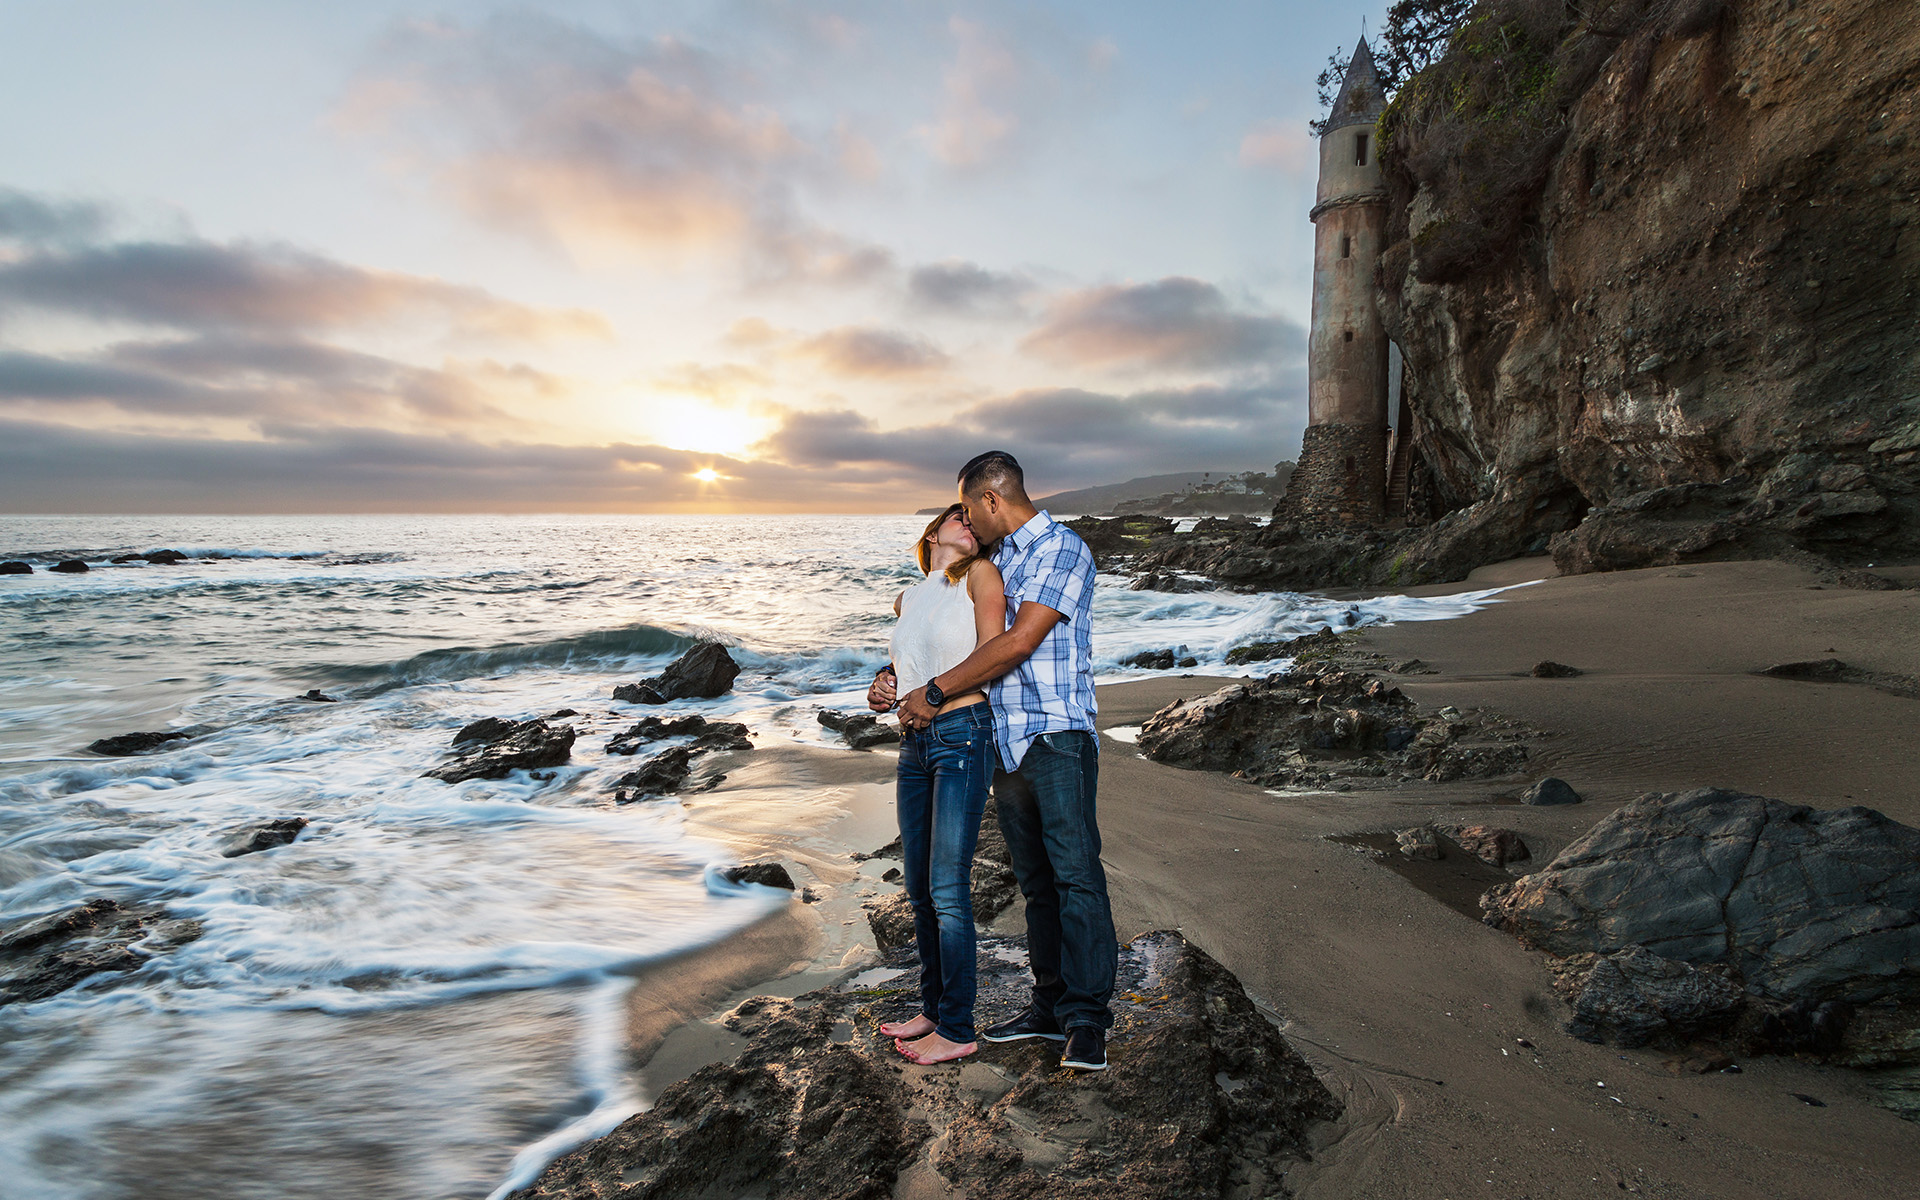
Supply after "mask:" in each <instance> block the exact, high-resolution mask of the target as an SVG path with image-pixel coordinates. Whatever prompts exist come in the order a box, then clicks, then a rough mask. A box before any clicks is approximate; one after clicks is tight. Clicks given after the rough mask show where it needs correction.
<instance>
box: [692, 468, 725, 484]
mask: <svg viewBox="0 0 1920 1200" xmlns="http://www.w3.org/2000/svg"><path fill="white" fill-rule="evenodd" d="M693 477H694V478H695V479H698V480H699V481H700V482H701V483H712V482H714V481H715V480H717V479H719V478H720V472H718V471H716V470H714V469H713V468H712V467H702V468H700V469H699V470H698V471H695V472H694V473H693Z"/></svg>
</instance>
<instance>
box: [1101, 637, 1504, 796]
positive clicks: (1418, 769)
mask: <svg viewBox="0 0 1920 1200" xmlns="http://www.w3.org/2000/svg"><path fill="white" fill-rule="evenodd" d="M1526 733H1527V731H1526V730H1525V729H1524V727H1521V726H1518V725H1515V724H1513V723H1511V722H1505V721H1501V720H1499V719H1497V718H1488V717H1475V718H1468V717H1465V716H1462V715H1460V714H1458V713H1454V714H1453V715H1452V719H1448V717H1447V716H1446V715H1444V710H1443V715H1441V716H1434V717H1424V716H1421V715H1420V714H1419V713H1418V712H1417V711H1416V710H1415V707H1414V704H1413V702H1412V701H1411V700H1409V699H1407V697H1406V695H1405V694H1404V693H1402V692H1401V691H1400V689H1399V688H1397V687H1394V686H1393V685H1392V684H1390V683H1388V682H1387V681H1385V680H1383V679H1379V678H1377V677H1375V676H1372V675H1368V674H1365V673H1362V672H1359V671H1346V670H1340V669H1337V668H1335V667H1333V666H1331V665H1328V664H1325V663H1305V664H1303V665H1300V666H1297V667H1295V668H1293V669H1291V670H1289V671H1287V672H1286V673H1285V674H1281V675H1271V676H1268V677H1267V678H1265V679H1261V680H1255V681H1254V682H1251V683H1239V684H1230V685H1228V686H1227V687H1224V688H1221V689H1220V690H1219V691H1217V692H1214V693H1212V694H1211V695H1207V696H1200V697H1196V698H1195V699H1191V700H1182V701H1178V702H1176V703H1174V704H1170V705H1168V706H1167V707H1165V708H1163V709H1161V710H1160V711H1159V712H1157V713H1155V714H1154V715H1153V716H1151V717H1149V718H1147V720H1146V721H1145V722H1144V723H1142V725H1141V726H1140V738H1139V746H1140V750H1141V752H1142V753H1144V754H1145V755H1146V756H1147V757H1148V758H1151V759H1153V760H1155V761H1157V762H1165V763H1171V764H1173V765H1175V766H1181V767H1191V768H1197V769H1201V770H1208V771H1230V772H1232V773H1234V774H1236V775H1239V776H1241V777H1243V778H1246V779H1249V780H1252V781H1253V782H1255V783H1259V784H1263V785H1266V786H1270V787H1271V786H1291V785H1297V786H1307V785H1319V784H1324V783H1326V782H1328V781H1330V780H1332V779H1334V778H1336V777H1349V778H1351V777H1360V778H1366V777H1373V778H1384V777H1399V778H1412V777H1419V778H1424V779H1427V780H1431V781H1434V782H1445V781H1448V780H1453V779H1463V778H1484V777H1490V776H1497V775H1506V774H1510V773H1511V772H1513V771H1516V770H1518V769H1519V768H1520V766H1521V765H1522V764H1524V763H1525V762H1526V759H1527V748H1526V746H1525V745H1523V744H1521V739H1522V738H1524V737H1525V736H1526Z"/></svg>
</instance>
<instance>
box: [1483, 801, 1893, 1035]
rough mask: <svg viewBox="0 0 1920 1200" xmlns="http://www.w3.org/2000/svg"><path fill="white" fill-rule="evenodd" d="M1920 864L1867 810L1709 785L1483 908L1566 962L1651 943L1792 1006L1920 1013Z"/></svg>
mask: <svg viewBox="0 0 1920 1200" xmlns="http://www.w3.org/2000/svg"><path fill="white" fill-rule="evenodd" d="M1916 864H1920V830H1916V829H1911V828H1909V827H1907V826H1905V825H1901V824H1899V823H1898V822H1896V821H1893V820H1891V819H1889V818H1887V817H1886V816H1884V815H1882V814H1880V813H1877V812H1874V811H1873V810H1871V809H1866V808H1841V809H1831V810H1821V809H1814V808H1808V807H1806V806H1804V805H1797V804H1785V803H1782V802H1780V801H1778V800H1769V799H1766V798H1764V797H1760V796H1750V795H1743V794H1741V793H1737V792H1728V791H1722V790H1719V789H1716V788H1702V789H1699V790H1696V791H1691V792H1682V793H1678V794H1657V793H1656V794H1650V795H1646V796H1642V797H1641V798H1640V799H1638V800H1636V801H1634V802H1633V803H1632V804H1629V805H1627V806H1625V807H1623V808H1621V809H1618V810H1617V811H1615V812H1614V813H1613V814H1611V815H1610V816H1608V817H1606V818H1604V819H1602V820H1601V821H1600V823H1599V824H1597V825H1595V826H1594V827H1593V829H1592V830H1590V831H1589V832H1588V833H1587V835H1586V836H1585V837H1582V838H1580V839H1579V840H1578V841H1576V842H1574V843H1573V844H1572V845H1570V846H1568V847H1567V848H1566V849H1565V850H1563V851H1561V853H1560V854H1559V856H1558V857H1556V858H1555V859H1554V860H1553V861H1552V862H1551V863H1549V864H1548V865H1547V866H1546V868H1545V869H1543V870H1541V871H1537V872H1535V873H1534V874H1531V875H1528V876H1525V877H1523V878H1521V879H1520V880H1518V881H1517V882H1515V883H1514V884H1513V885H1512V886H1511V887H1507V888H1505V889H1496V890H1495V892H1490V893H1489V894H1488V896H1487V899H1486V900H1485V901H1483V905H1484V906H1485V907H1486V909H1487V919H1488V921H1489V923H1492V924H1495V925H1498V926H1500V927H1502V928H1505V929H1508V930H1510V931H1512V932H1513V933H1514V934H1516V935H1517V936H1518V937H1520V939H1521V940H1523V941H1525V942H1527V943H1528V944H1529V945H1532V946H1536V947H1538V948H1540V949H1542V950H1546V951H1547V952H1548V953H1551V954H1554V955H1558V956H1561V957H1569V956H1573V955H1578V954H1594V955H1602V956H1610V955H1617V954H1619V953H1620V952H1622V951H1626V950H1629V949H1631V948H1633V947H1641V948H1643V949H1644V950H1646V951H1649V952H1651V953H1653V954H1657V955H1659V956H1660V957H1662V958H1668V959H1673V960H1675V961H1678V962H1681V963H1686V964H1691V965H1694V966H1705V965H1709V964H1713V965H1724V966H1725V967H1727V968H1729V969H1730V970H1731V971H1732V972H1733V973H1734V977H1735V978H1737V979H1738V980H1739V981H1740V982H1741V984H1742V985H1743V986H1744V987H1745V988H1746V990H1747V991H1748V992H1750V993H1752V994H1754V995H1756V996H1760V997H1764V998H1766V999H1769V1000H1772V1001H1775V1002H1779V1003H1783V1004H1787V1003H1795V1002H1803V1003H1818V1002H1823V1001H1840V1002H1844V1003H1847V1004H1854V1005H1861V1004H1873V1003H1879V1002H1887V1003H1914V1002H1916V1001H1920V870H1916Z"/></svg>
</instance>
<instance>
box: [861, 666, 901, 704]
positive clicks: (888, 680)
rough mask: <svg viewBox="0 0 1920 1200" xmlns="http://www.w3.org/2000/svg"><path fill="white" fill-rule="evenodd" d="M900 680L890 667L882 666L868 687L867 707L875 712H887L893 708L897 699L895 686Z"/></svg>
mask: <svg viewBox="0 0 1920 1200" xmlns="http://www.w3.org/2000/svg"><path fill="white" fill-rule="evenodd" d="M898 682H899V680H897V679H895V678H894V677H893V671H892V670H891V669H890V668H885V667H883V668H881V670H880V672H879V674H877V675H875V676H874V677H873V682H872V683H871V684H869V685H868V687H867V707H868V708H870V709H872V710H873V711H875V712H886V711H887V710H888V709H890V708H892V707H893V702H894V700H895V699H896V696H895V692H894V686H895V685H896V684H897V683H898Z"/></svg>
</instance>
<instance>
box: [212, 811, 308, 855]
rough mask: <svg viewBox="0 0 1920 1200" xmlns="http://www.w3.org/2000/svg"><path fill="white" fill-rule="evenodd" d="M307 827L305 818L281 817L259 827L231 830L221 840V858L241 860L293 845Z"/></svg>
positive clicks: (246, 826) (243, 827)
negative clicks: (247, 856)
mask: <svg viewBox="0 0 1920 1200" xmlns="http://www.w3.org/2000/svg"><path fill="white" fill-rule="evenodd" d="M306 827H307V819H306V818H305V817H280V818H278V819H276V820H272V821H265V822H262V823H261V824H258V825H242V826H240V827H239V828H238V829H230V830H228V831H227V833H226V834H225V836H223V837H222V838H221V849H220V856H221V857H222V858H239V857H240V856H241V855H243V854H258V853H259V852H260V851H262V850H272V849H273V848H274V847H276V846H287V845H291V844H293V842H294V840H295V839H296V838H298V837H299V836H300V832H301V830H303V829H305V828H306Z"/></svg>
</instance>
